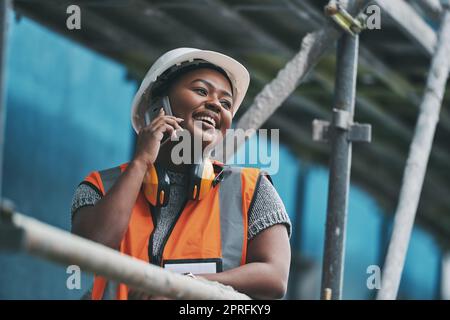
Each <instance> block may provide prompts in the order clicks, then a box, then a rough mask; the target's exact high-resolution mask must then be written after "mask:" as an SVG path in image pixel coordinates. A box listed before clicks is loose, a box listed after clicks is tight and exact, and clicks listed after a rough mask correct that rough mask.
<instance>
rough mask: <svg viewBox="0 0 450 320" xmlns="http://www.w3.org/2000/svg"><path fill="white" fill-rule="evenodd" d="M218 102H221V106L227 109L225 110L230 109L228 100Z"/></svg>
mask: <svg viewBox="0 0 450 320" xmlns="http://www.w3.org/2000/svg"><path fill="white" fill-rule="evenodd" d="M220 103H221V104H222V106H223V107H224V108H225V109H227V110H230V109H231V103H230V102H229V101H228V100H222V101H221V102H220Z"/></svg>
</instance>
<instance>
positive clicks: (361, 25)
mask: <svg viewBox="0 0 450 320" xmlns="http://www.w3.org/2000/svg"><path fill="white" fill-rule="evenodd" d="M324 11H325V15H327V16H329V17H330V18H331V19H333V21H334V22H336V24H337V25H338V26H339V27H341V29H343V30H344V31H345V32H347V33H348V34H350V35H352V36H356V35H358V34H360V33H361V31H363V30H364V29H366V19H367V16H366V15H365V14H361V15H358V16H357V17H356V18H354V17H352V15H351V14H350V13H348V12H347V10H345V9H344V8H343V7H342V5H341V4H340V3H339V2H337V1H336V0H331V1H330V2H329V3H328V4H327V5H326V6H325V9H324Z"/></svg>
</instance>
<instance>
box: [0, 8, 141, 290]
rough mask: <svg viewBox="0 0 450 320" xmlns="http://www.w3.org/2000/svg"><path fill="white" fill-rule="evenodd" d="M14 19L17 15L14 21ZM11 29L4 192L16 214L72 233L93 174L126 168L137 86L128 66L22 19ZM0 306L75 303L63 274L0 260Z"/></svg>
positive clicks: (17, 258)
mask: <svg viewBox="0 0 450 320" xmlns="http://www.w3.org/2000/svg"><path fill="white" fill-rule="evenodd" d="M11 18H12V15H11ZM10 21H11V29H10V35H9V43H8V45H9V48H8V55H9V58H8V61H7V121H6V136H5V138H6V142H5V149H4V175H3V190H4V191H3V192H4V196H5V197H6V198H9V199H11V200H13V201H14V202H15V204H16V207H17V209H18V210H19V211H20V212H23V213H25V214H27V215H30V216H33V217H36V218H38V219H39V220H42V221H45V222H48V223H50V224H53V225H55V226H58V227H61V228H64V229H66V230H69V229H70V203H71V199H72V195H73V192H74V190H75V188H76V186H77V184H78V183H79V182H80V181H81V180H82V179H83V178H84V176H85V175H87V174H88V173H89V172H90V171H92V170H94V169H99V168H107V167H111V166H113V165H116V164H119V163H122V162H125V161H127V160H128V158H129V156H130V153H131V149H132V143H133V138H132V131H131V125H130V120H129V112H130V104H131V100H132V97H133V95H134V92H135V90H136V84H135V83H131V82H128V81H127V80H126V70H125V69H124V67H123V66H121V65H119V64H117V63H115V62H113V61H111V60H109V59H106V58H105V57H102V56H100V55H98V54H95V53H93V52H92V51H90V50H87V49H86V48H84V47H81V46H80V45H78V44H76V43H74V42H72V41H70V40H67V39H66V38H63V37H61V36H59V35H56V34H55V33H53V32H50V31H49V30H47V29H45V28H43V27H42V26H40V25H38V24H36V23H35V22H33V21H31V20H28V19H25V18H24V19H22V20H21V21H20V22H16V21H13V19H10ZM0 266H1V272H0V299H17V298H20V299H22V298H23V299H28V298H50V299H55V298H61V299H65V298H77V297H79V296H80V295H81V293H82V291H83V290H84V289H86V284H87V278H86V277H84V278H83V283H82V290H80V291H78V290H73V291H70V290H67V288H66V279H67V276H68V275H67V274H66V273H65V272H66V269H65V268H63V267H59V266H57V265H54V264H51V263H48V262H44V261H41V260H38V259H35V258H32V257H30V256H26V255H23V254H0Z"/></svg>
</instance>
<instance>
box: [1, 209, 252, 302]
mask: <svg viewBox="0 0 450 320" xmlns="http://www.w3.org/2000/svg"><path fill="white" fill-rule="evenodd" d="M0 249H2V250H10V251H11V250H12V251H18V250H21V251H25V252H27V253H28V254H31V255H34V256H38V257H41V258H44V259H46V260H49V261H53V262H56V263H59V264H62V265H65V266H69V265H77V266H78V267H79V268H80V269H81V270H83V271H88V272H92V273H94V274H96V275H99V276H102V277H105V278H107V279H110V280H113V281H116V282H118V283H124V284H126V285H128V286H129V287H130V288H133V289H137V290H139V291H142V292H144V293H146V294H149V295H158V296H165V297H168V298H172V299H198V300H203V299H208V300H209V299H211V300H214V299H219V300H228V299H233V300H235V299H237V300H247V299H250V298H249V297H248V296H247V295H245V294H242V293H239V292H237V291H234V290H233V289H232V288H231V287H229V286H225V285H223V284H220V283H218V282H211V281H208V280H205V279H193V278H190V277H186V276H183V275H180V274H176V273H173V272H171V271H168V270H165V269H163V268H161V267H158V266H155V265H151V264H149V263H148V262H145V261H142V260H138V259H136V258H133V257H130V256H127V255H123V254H121V253H120V252H118V251H116V250H113V249H111V248H108V247H106V246H103V245H101V244H99V243H96V242H93V241H90V240H87V239H84V238H81V237H78V236H75V235H72V234H70V233H69V232H67V231H64V230H61V229H58V228H55V227H53V226H50V225H47V224H45V223H42V222H39V221H38V220H35V219H32V218H29V217H27V216H24V215H22V214H19V213H17V212H13V211H12V210H10V209H7V208H4V207H0Z"/></svg>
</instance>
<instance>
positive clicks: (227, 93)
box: [191, 79, 233, 98]
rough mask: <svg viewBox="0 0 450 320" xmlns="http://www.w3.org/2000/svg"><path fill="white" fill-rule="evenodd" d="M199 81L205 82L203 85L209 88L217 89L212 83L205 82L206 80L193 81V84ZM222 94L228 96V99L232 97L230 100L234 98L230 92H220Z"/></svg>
mask: <svg viewBox="0 0 450 320" xmlns="http://www.w3.org/2000/svg"><path fill="white" fill-rule="evenodd" d="M197 81H200V82H203V83H204V84H206V85H207V86H208V87H211V88H215V87H214V86H213V84H212V83H211V82H209V81H207V80H205V79H195V80H193V81H191V83H194V82H197ZM220 92H222V94H223V95H225V96H228V97H230V98H233V96H232V95H231V94H230V93H229V92H228V91H225V90H220Z"/></svg>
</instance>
